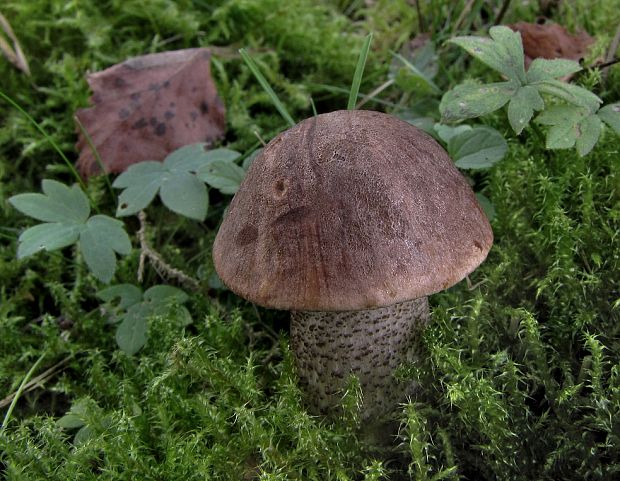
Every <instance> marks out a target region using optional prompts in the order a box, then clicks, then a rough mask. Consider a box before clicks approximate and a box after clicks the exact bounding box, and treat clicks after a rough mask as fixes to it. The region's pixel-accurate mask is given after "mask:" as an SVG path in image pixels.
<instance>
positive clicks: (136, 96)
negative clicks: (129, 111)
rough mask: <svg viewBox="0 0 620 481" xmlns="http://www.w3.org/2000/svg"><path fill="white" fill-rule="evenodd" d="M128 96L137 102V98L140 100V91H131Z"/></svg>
mask: <svg viewBox="0 0 620 481" xmlns="http://www.w3.org/2000/svg"><path fill="white" fill-rule="evenodd" d="M129 98H130V99H131V100H133V101H134V102H137V101H138V100H140V92H134V93H132V94H131V95H130V96H129Z"/></svg>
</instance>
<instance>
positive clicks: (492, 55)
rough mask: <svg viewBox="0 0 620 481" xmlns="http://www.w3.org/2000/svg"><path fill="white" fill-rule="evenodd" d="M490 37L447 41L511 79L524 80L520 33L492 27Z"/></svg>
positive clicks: (457, 38)
mask: <svg viewBox="0 0 620 481" xmlns="http://www.w3.org/2000/svg"><path fill="white" fill-rule="evenodd" d="M489 33H490V35H491V37H492V39H489V38H484V37H472V36H465V37H455V38H452V39H450V40H449V42H451V43H454V44H456V45H458V46H459V47H461V48H463V49H464V50H465V51H466V52H467V53H469V54H470V55H471V56H473V57H475V58H477V59H478V60H480V61H481V62H483V63H485V64H486V65H488V66H489V67H491V68H492V69H494V70H497V71H498V72H500V73H502V74H504V75H505V76H506V77H508V78H509V79H511V80H515V81H518V82H519V83H524V82H525V66H524V57H523V45H522V43H521V35H519V34H518V33H517V32H513V31H512V30H511V29H509V28H508V27H503V26H498V27H492V28H491V30H490V31H489Z"/></svg>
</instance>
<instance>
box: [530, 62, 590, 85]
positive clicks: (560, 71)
mask: <svg viewBox="0 0 620 481" xmlns="http://www.w3.org/2000/svg"><path fill="white" fill-rule="evenodd" d="M580 70H581V65H579V63H577V62H575V61H574V60H567V59H563V58H556V59H546V58H535V59H534V61H533V62H532V63H531V64H530V68H529V69H528V70H527V74H526V76H527V81H528V83H534V82H540V81H542V80H551V79H555V78H559V77H565V76H566V75H571V74H574V73H575V72H579V71H580Z"/></svg>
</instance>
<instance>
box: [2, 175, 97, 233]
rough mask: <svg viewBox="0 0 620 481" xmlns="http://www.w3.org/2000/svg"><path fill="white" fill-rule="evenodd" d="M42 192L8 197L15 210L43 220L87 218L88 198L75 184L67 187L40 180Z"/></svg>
mask: <svg viewBox="0 0 620 481" xmlns="http://www.w3.org/2000/svg"><path fill="white" fill-rule="evenodd" d="M42 189H43V192H44V194H34V193H32V194H18V195H14V196H13V197H11V198H10V199H9V203H10V204H11V205H12V206H13V207H15V208H16V209H17V210H19V211H20V212H22V213H23V214H26V215H27V216H29V217H32V218H34V219H37V220H41V221H43V222H62V223H69V222H76V223H82V222H84V221H86V219H88V214H89V213H90V206H89V205H88V198H87V197H86V194H84V192H82V189H80V188H79V187H78V186H77V185H74V186H73V187H68V186H66V185H64V184H62V183H60V182H57V181H55V180H49V179H46V180H44V181H43V182H42Z"/></svg>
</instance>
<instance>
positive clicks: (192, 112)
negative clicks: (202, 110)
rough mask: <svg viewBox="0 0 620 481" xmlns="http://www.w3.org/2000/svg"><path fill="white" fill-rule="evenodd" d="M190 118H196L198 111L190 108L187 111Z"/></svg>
mask: <svg viewBox="0 0 620 481" xmlns="http://www.w3.org/2000/svg"><path fill="white" fill-rule="evenodd" d="M189 116H190V118H191V119H192V121H195V120H196V119H197V118H198V112H196V111H195V110H192V111H191V112H190V113H189Z"/></svg>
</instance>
